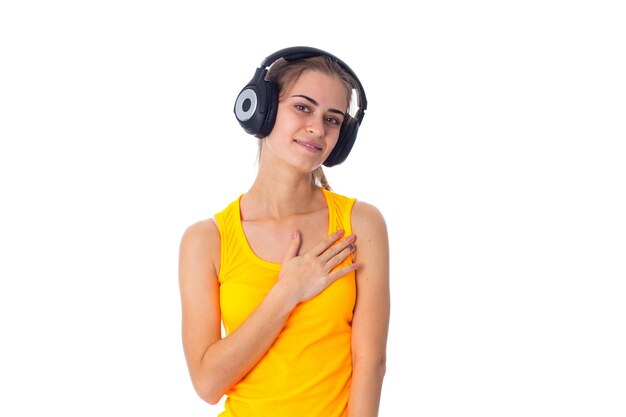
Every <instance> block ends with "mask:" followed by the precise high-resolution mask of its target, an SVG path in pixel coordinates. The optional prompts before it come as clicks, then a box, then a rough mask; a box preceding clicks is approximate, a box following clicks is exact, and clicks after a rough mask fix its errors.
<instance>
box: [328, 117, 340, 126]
mask: <svg viewBox="0 0 626 417" xmlns="http://www.w3.org/2000/svg"><path fill="white" fill-rule="evenodd" d="M326 121H327V122H328V123H330V124H331V125H340V124H341V120H339V119H337V118H336V117H327V118H326Z"/></svg>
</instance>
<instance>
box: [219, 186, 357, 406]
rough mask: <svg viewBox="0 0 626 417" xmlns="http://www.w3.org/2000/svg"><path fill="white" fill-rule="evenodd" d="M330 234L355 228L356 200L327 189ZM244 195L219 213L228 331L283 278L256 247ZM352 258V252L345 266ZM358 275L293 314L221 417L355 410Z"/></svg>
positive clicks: (222, 287) (233, 392)
mask: <svg viewBox="0 0 626 417" xmlns="http://www.w3.org/2000/svg"><path fill="white" fill-rule="evenodd" d="M323 192H324V196H325V197H326V202H327V205H328V234H331V233H333V232H335V231H336V230H339V229H343V230H345V236H348V235H350V234H351V233H352V228H351V225H350V213H351V211H352V206H353V205H354V201H355V200H354V199H351V198H347V197H344V196H341V195H339V194H336V193H333V192H330V191H326V190H323ZM240 198H241V196H240V197H239V198H237V199H236V200H235V201H234V202H232V203H231V204H230V205H229V206H228V207H227V208H226V209H224V210H223V211H222V212H220V213H218V214H217V215H216V220H217V224H218V227H219V230H220V234H221V253H222V255H221V261H220V262H221V265H220V273H219V282H220V305H221V313H222V322H223V324H224V328H225V329H226V333H227V334H228V333H230V332H232V331H234V330H235V329H236V328H237V327H238V326H239V325H240V324H241V323H242V322H243V321H244V320H245V319H246V318H247V317H248V316H249V315H250V314H251V313H252V311H254V309H255V308H256V307H257V306H258V305H259V304H260V303H261V301H262V300H263V298H264V297H265V295H266V294H267V293H268V292H269V290H270V289H271V288H272V286H273V285H274V284H275V283H276V282H277V280H278V272H279V270H280V266H281V265H280V264H277V263H272V262H267V261H265V260H263V259H261V258H259V257H258V256H256V255H255V253H254V252H253V251H252V249H251V248H250V246H249V244H248V241H247V240H246V236H245V234H244V231H243V226H242V225H241V214H240V208H239V201H240ZM351 262H352V256H350V257H349V258H348V259H346V260H345V261H344V264H348V263H351ZM355 301H356V281H355V273H354V272H351V273H350V274H348V275H346V276H344V277H342V278H341V279H339V280H337V281H336V282H334V283H333V284H332V285H330V286H329V287H328V288H326V289H325V290H324V291H323V292H322V293H320V294H319V295H318V296H317V297H315V298H313V299H311V300H309V301H307V302H304V303H301V304H300V305H298V306H297V307H296V308H295V310H294V311H293V312H292V314H291V315H290V317H289V319H288V320H287V323H286V324H285V327H284V328H283V330H282V331H281V332H280V334H279V335H278V338H277V339H276V341H275V342H274V344H273V345H272V346H271V347H270V348H269V350H268V351H267V352H266V353H265V355H264V356H263V357H262V358H261V359H260V360H259V362H258V363H257V364H256V366H255V367H254V368H253V369H252V370H251V371H250V372H249V373H248V374H247V375H246V376H245V377H244V378H243V379H241V380H240V381H239V382H238V383H237V384H236V385H234V386H233V387H232V388H231V389H230V390H229V391H228V392H227V397H228V398H227V399H226V401H225V410H224V411H223V412H222V413H221V414H220V417H283V416H284V417H299V416H307V417H318V416H319V417H340V416H346V415H347V404H348V396H349V393H350V381H351V376H352V357H351V350H350V335H351V328H352V313H353V309H354V304H355Z"/></svg>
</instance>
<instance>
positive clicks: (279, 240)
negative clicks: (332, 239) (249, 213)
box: [241, 209, 329, 263]
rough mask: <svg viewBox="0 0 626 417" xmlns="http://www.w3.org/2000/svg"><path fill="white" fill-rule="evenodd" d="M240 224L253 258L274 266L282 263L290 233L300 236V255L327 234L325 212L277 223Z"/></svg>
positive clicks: (290, 218) (255, 222) (314, 212)
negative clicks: (254, 255)
mask: <svg viewBox="0 0 626 417" xmlns="http://www.w3.org/2000/svg"><path fill="white" fill-rule="evenodd" d="M241 224H242V227H243V231H244V234H245V236H246V240H247V241H248V245H249V246H250V248H251V249H252V251H253V252H254V253H255V254H256V256H258V257H259V258H261V259H263V260H265V261H268V262H273V263H282V261H283V259H284V257H285V253H286V252H287V248H288V247H289V244H290V243H291V236H292V232H293V230H298V231H299V232H300V237H301V242H302V243H301V245H300V251H299V254H302V253H304V252H306V251H308V250H309V249H311V248H312V247H313V246H315V245H316V244H317V243H318V242H319V241H320V240H321V239H323V238H324V237H325V236H327V235H328V232H329V230H328V210H327V209H320V210H316V211H313V212H311V213H307V214H303V215H297V216H290V217H288V218H285V219H280V220H275V219H268V220H256V221H245V220H244V221H242V222H241Z"/></svg>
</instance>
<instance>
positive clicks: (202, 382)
mask: <svg viewBox="0 0 626 417" xmlns="http://www.w3.org/2000/svg"><path fill="white" fill-rule="evenodd" d="M340 237H341V234H339V233H336V234H333V235H331V236H328V237H326V238H324V239H322V241H320V242H319V243H318V244H317V245H316V246H314V247H313V248H312V249H311V250H309V251H308V252H306V253H304V254H303V255H300V256H298V255H297V253H298V250H299V248H300V244H301V238H300V234H299V233H298V232H297V231H294V233H293V235H292V239H291V243H290V246H289V248H288V249H287V253H286V255H285V259H284V262H283V267H282V268H281V272H280V273H279V277H278V283H277V284H276V285H274V286H273V287H272V289H271V290H270V291H269V293H268V294H267V295H266V297H265V298H264V300H263V301H262V302H261V304H260V305H259V306H258V307H257V308H256V309H255V310H254V312H253V313H252V314H251V315H250V316H249V317H248V318H247V319H246V320H245V321H244V322H243V323H242V324H241V326H239V327H238V328H237V329H236V330H235V331H233V332H232V333H230V334H229V335H228V336H226V337H224V338H221V314H220V302H219V280H218V271H219V260H220V234H219V230H218V228H217V226H216V225H215V223H214V222H213V221H211V220H208V221H203V222H199V223H196V224H194V225H192V226H190V227H189V228H188V229H187V230H186V231H185V233H184V235H183V238H182V240H181V245H180V255H179V256H180V260H179V284H180V293H181V302H182V338H183V348H184V351H185V358H186V361H187V366H188V369H189V373H190V376H191V380H192V382H193V386H194V388H195V390H196V392H197V393H198V395H199V396H200V397H201V398H202V399H204V400H205V401H207V402H209V403H211V404H216V403H217V402H218V401H219V400H220V398H221V397H222V396H223V395H224V394H225V393H226V391H227V390H228V389H229V388H230V387H231V386H232V385H233V384H235V383H237V381H239V380H240V379H241V378H242V377H243V376H244V375H245V374H246V373H247V372H248V371H249V370H250V369H251V368H252V367H254V365H255V364H256V363H257V361H258V360H259V359H260V358H261V357H262V356H263V354H264V353H265V352H266V351H267V349H268V348H269V347H270V345H271V344H272V343H273V342H274V340H275V339H276V337H277V336H278V334H279V333H280V331H281V330H282V328H283V327H284V325H285V322H286V321H287V319H288V317H289V315H290V313H291V311H292V310H293V309H294V308H295V307H296V305H297V304H298V303H300V302H302V301H305V300H307V299H309V298H312V297H314V296H315V295H317V294H318V293H319V292H321V291H322V290H323V289H324V288H326V287H327V286H328V285H330V284H331V283H332V282H334V281H335V280H336V279H339V278H340V277H342V276H343V275H345V274H347V273H348V272H350V271H352V270H354V268H355V266H352V265H351V266H348V267H344V268H342V269H339V270H336V271H332V272H331V270H332V268H333V267H334V266H336V265H338V264H339V263H341V261H343V259H345V258H346V257H347V256H348V255H349V254H350V253H351V252H352V250H353V249H352V248H353V246H352V245H351V243H352V242H353V241H354V238H350V237H348V238H346V239H342V240H341V241H339V242H338V243H336V242H337V240H338V239H339V238H340ZM335 243H336V244H335Z"/></svg>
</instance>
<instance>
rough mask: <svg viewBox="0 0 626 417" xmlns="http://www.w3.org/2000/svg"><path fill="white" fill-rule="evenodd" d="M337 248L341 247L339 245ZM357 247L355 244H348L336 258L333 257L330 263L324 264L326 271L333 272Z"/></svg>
mask: <svg viewBox="0 0 626 417" xmlns="http://www.w3.org/2000/svg"><path fill="white" fill-rule="evenodd" d="M335 246H339V243H338V244H337V245H335ZM355 249H356V247H355V246H354V245H353V244H348V245H347V246H346V247H344V248H343V249H342V250H341V251H339V252H337V253H336V254H335V255H334V256H332V257H331V258H330V259H329V260H328V261H326V262H325V263H324V266H325V268H326V271H328V272H330V271H332V270H333V269H334V268H335V267H336V266H337V265H339V264H340V263H342V262H343V261H344V260H345V259H346V258H347V257H348V256H350V254H351V253H352V252H354V250H355Z"/></svg>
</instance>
